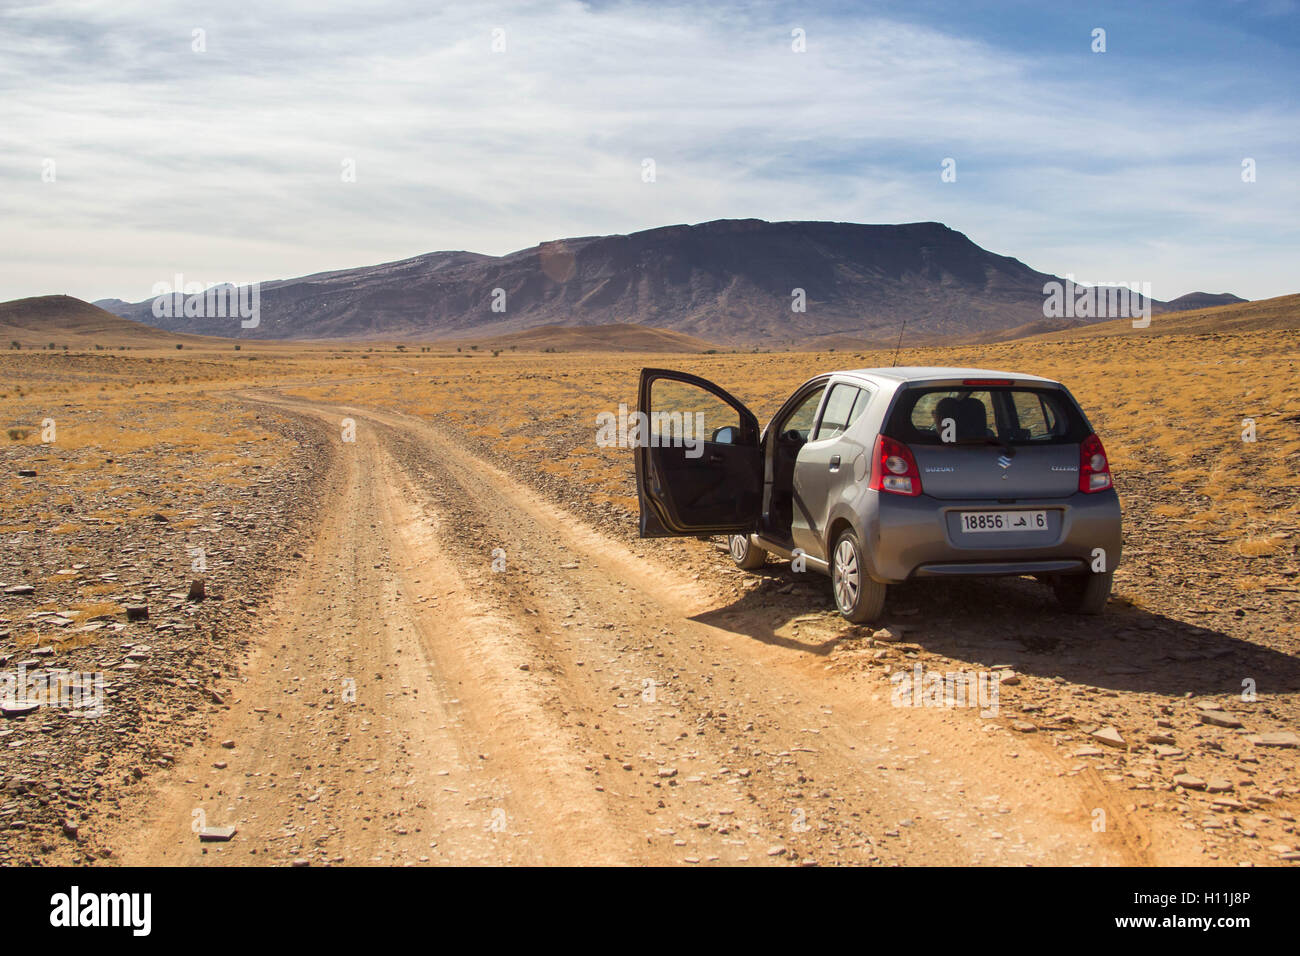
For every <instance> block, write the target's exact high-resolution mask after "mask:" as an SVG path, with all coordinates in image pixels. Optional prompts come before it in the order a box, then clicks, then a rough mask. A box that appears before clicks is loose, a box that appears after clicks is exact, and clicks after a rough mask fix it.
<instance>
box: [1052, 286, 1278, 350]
mask: <svg viewBox="0 0 1300 956" xmlns="http://www.w3.org/2000/svg"><path fill="white" fill-rule="evenodd" d="M1175 301H1177V300H1175ZM1296 328H1300V293H1297V294H1293V295H1280V296H1277V297H1276V298H1273V299H1259V300H1257V301H1254V302H1246V301H1242V302H1238V303H1236V304H1234V305H1222V306H1214V307H1212V308H1208V309H1195V310H1193V311H1190V312H1165V313H1162V314H1159V315H1155V316H1153V317H1152V319H1151V325H1150V327H1149V328H1146V329H1135V328H1133V322H1132V320H1131V319H1118V320H1116V321H1113V322H1102V323H1100V324H1097V325H1089V326H1083V327H1080V328H1075V329H1069V330H1066V331H1063V332H1051V333H1048V334H1045V335H1038V336H1035V338H1039V339H1049V340H1050V339H1076V338H1083V337H1091V336H1100V335H1176V334H1187V333H1203V332H1262V331H1271V330H1274V329H1296Z"/></svg>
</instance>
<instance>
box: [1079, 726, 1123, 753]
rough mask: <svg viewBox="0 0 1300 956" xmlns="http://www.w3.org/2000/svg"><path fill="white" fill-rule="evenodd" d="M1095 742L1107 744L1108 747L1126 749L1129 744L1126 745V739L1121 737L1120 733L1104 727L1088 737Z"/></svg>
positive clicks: (1112, 728)
mask: <svg viewBox="0 0 1300 956" xmlns="http://www.w3.org/2000/svg"><path fill="white" fill-rule="evenodd" d="M1088 736H1089V737H1091V738H1092V739H1093V740H1096V741H1098V742H1099V743H1103V744H1105V745H1106V746H1107V747H1119V748H1121V749H1122V748H1125V747H1127V746H1128V744H1126V743H1124V738H1123V737H1121V736H1120V735H1119V731H1118V730H1116V729H1115V728H1114V727H1103V728H1101V730H1097V731H1093V732H1092V733H1091V734H1089V735H1088Z"/></svg>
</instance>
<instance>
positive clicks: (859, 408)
mask: <svg viewBox="0 0 1300 956" xmlns="http://www.w3.org/2000/svg"><path fill="white" fill-rule="evenodd" d="M865 394H866V393H864V392H863V391H862V389H860V388H858V387H857V386H855V385H846V384H844V383H843V382H840V383H838V384H836V385H832V386H831V393H830V396H829V397H828V398H827V399H826V410H825V411H824V412H822V419H821V422H820V423H818V425H817V435H816V437H815V439H814V440H815V441H824V440H826V439H830V438H838V437H839V436H840V435H843V434H844V433H845V432H846V431H848V429H849V426H850V425H852V424H853V423H854V422H855V421H857V418H858V416H859V415H861V414H862V412H863V410H864V409H865V408H866V407H867V403H866V400H865Z"/></svg>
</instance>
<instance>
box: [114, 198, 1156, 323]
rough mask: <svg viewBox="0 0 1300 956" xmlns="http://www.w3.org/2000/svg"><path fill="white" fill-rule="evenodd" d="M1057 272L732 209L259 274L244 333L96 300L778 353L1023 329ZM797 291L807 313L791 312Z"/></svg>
mask: <svg viewBox="0 0 1300 956" xmlns="http://www.w3.org/2000/svg"><path fill="white" fill-rule="evenodd" d="M1051 281H1062V282H1063V281H1064V280H1059V279H1058V278H1057V277H1055V276H1051V275H1047V274H1045V273H1042V272H1037V271H1035V270H1034V269H1031V268H1030V267H1029V266H1027V265H1025V264H1024V263H1023V262H1020V261H1019V260H1017V259H1013V258H1010V257H1008V256H1001V255H997V254H995V253H992V252H989V251H987V250H985V249H982V248H980V247H979V246H978V245H976V244H975V243H973V242H972V241H971V240H970V239H968V238H967V237H966V236H964V235H963V234H962V233H960V232H957V231H955V230H953V229H950V228H948V227H947V226H944V225H942V224H941V223H937V222H921V223H911V224H907V225H862V224H858V223H842V222H775V223H772V222H764V221H762V220H757V219H741V220H735V219H723V220H718V221H716V222H707V223H702V224H699V225H693V226H686V225H679V226H665V227H663V228H659V229H650V230H646V231H644V232H637V233H632V234H630V235H616V236H587V237H582V238H575V239H560V240H556V241H553V242H544V243H541V244H540V245H537V246H533V247H531V248H528V249H523V250H520V251H519V252H514V253H511V254H509V255H505V256H485V255H478V254H476V253H471V252H432V253H428V254H427V255H422V256H416V257H415V258H412V259H406V260H403V261H400V262H390V263H384V264H382V265H377V266H367V267H363V268H356V269H346V270H341V271H338V272H328V273H320V274H317V275H311V276H306V277H303V278H299V279H285V280H278V281H274V282H265V283H262V284H261V287H260V303H261V323H260V325H259V326H258V327H257V328H256V329H249V330H240V329H239V328H238V323H237V322H235V321H233V320H231V319H224V318H184V317H180V318H155V317H154V316H153V314H152V310H151V305H152V302H151V300H146V301H144V302H140V303H135V304H126V303H121V302H119V301H116V300H104V302H103V303H102V304H103V305H105V307H107V308H109V309H110V310H112V311H114V312H117V313H118V314H120V315H124V316H127V317H128V318H133V319H136V320H138V321H140V322H144V323H146V324H151V325H158V326H160V327H163V328H166V329H169V330H173V331H187V332H200V333H205V334H213V335H229V336H239V337H241V338H243V337H256V338H272V339H331V338H353V339H360V338H370V339H374V338H386V339H393V338H397V339H407V340H425V341H428V340H433V339H460V340H463V339H468V338H473V337H492V336H502V335H508V334H512V333H516V332H523V331H527V330H528V329H533V328H537V327H539V326H555V325H559V326H608V325H639V326H651V327H654V328H660V329H668V330H671V331H675V332H680V333H683V334H685V335H689V336H694V337H696V338H699V339H702V340H706V341H710V342H719V343H724V344H728V345H763V346H767V347H774V348H782V347H791V346H804V347H807V346H810V345H818V344H820V343H824V342H832V341H843V342H849V341H857V342H862V341H868V342H892V341H894V340H895V339H896V337H897V334H898V329H899V326H900V324H901V323H902V322H903V321H904V320H906V321H907V336H908V338H909V340H910V341H920V340H929V339H935V338H943V339H950V338H954V337H963V336H971V335H978V334H983V333H990V332H996V331H999V330H1003V329H1009V328H1015V327H1017V326H1025V325H1027V324H1029V323H1033V322H1038V321H1041V320H1042V319H1043V317H1044V316H1043V302H1044V292H1043V286H1044V284H1045V283H1047V282H1051ZM796 290H802V292H797V291H796ZM799 298H802V299H803V300H804V308H803V311H797V310H795V309H792V305H794V304H797V300H798V299H799ZM494 304H496V306H497V310H496V311H494V310H493V305H494ZM1156 305H1157V307H1160V306H1161V305H1163V304H1162V303H1157V304H1156ZM1089 321H1092V320H1089Z"/></svg>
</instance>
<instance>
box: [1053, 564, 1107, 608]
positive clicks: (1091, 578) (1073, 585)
mask: <svg viewBox="0 0 1300 956" xmlns="http://www.w3.org/2000/svg"><path fill="white" fill-rule="evenodd" d="M1114 580H1115V572H1114V571H1107V572H1106V573H1104V574H1060V575H1057V576H1056V578H1054V579H1053V580H1052V590H1053V591H1055V592H1056V600H1057V602H1058V603H1059V604H1060V605H1061V607H1063V608H1064V609H1065V610H1067V611H1069V612H1070V613H1071V614H1100V613H1101V612H1102V611H1104V610H1105V609H1106V602H1107V601H1108V600H1109V599H1110V589H1111V585H1112V583H1113V582H1114Z"/></svg>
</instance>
